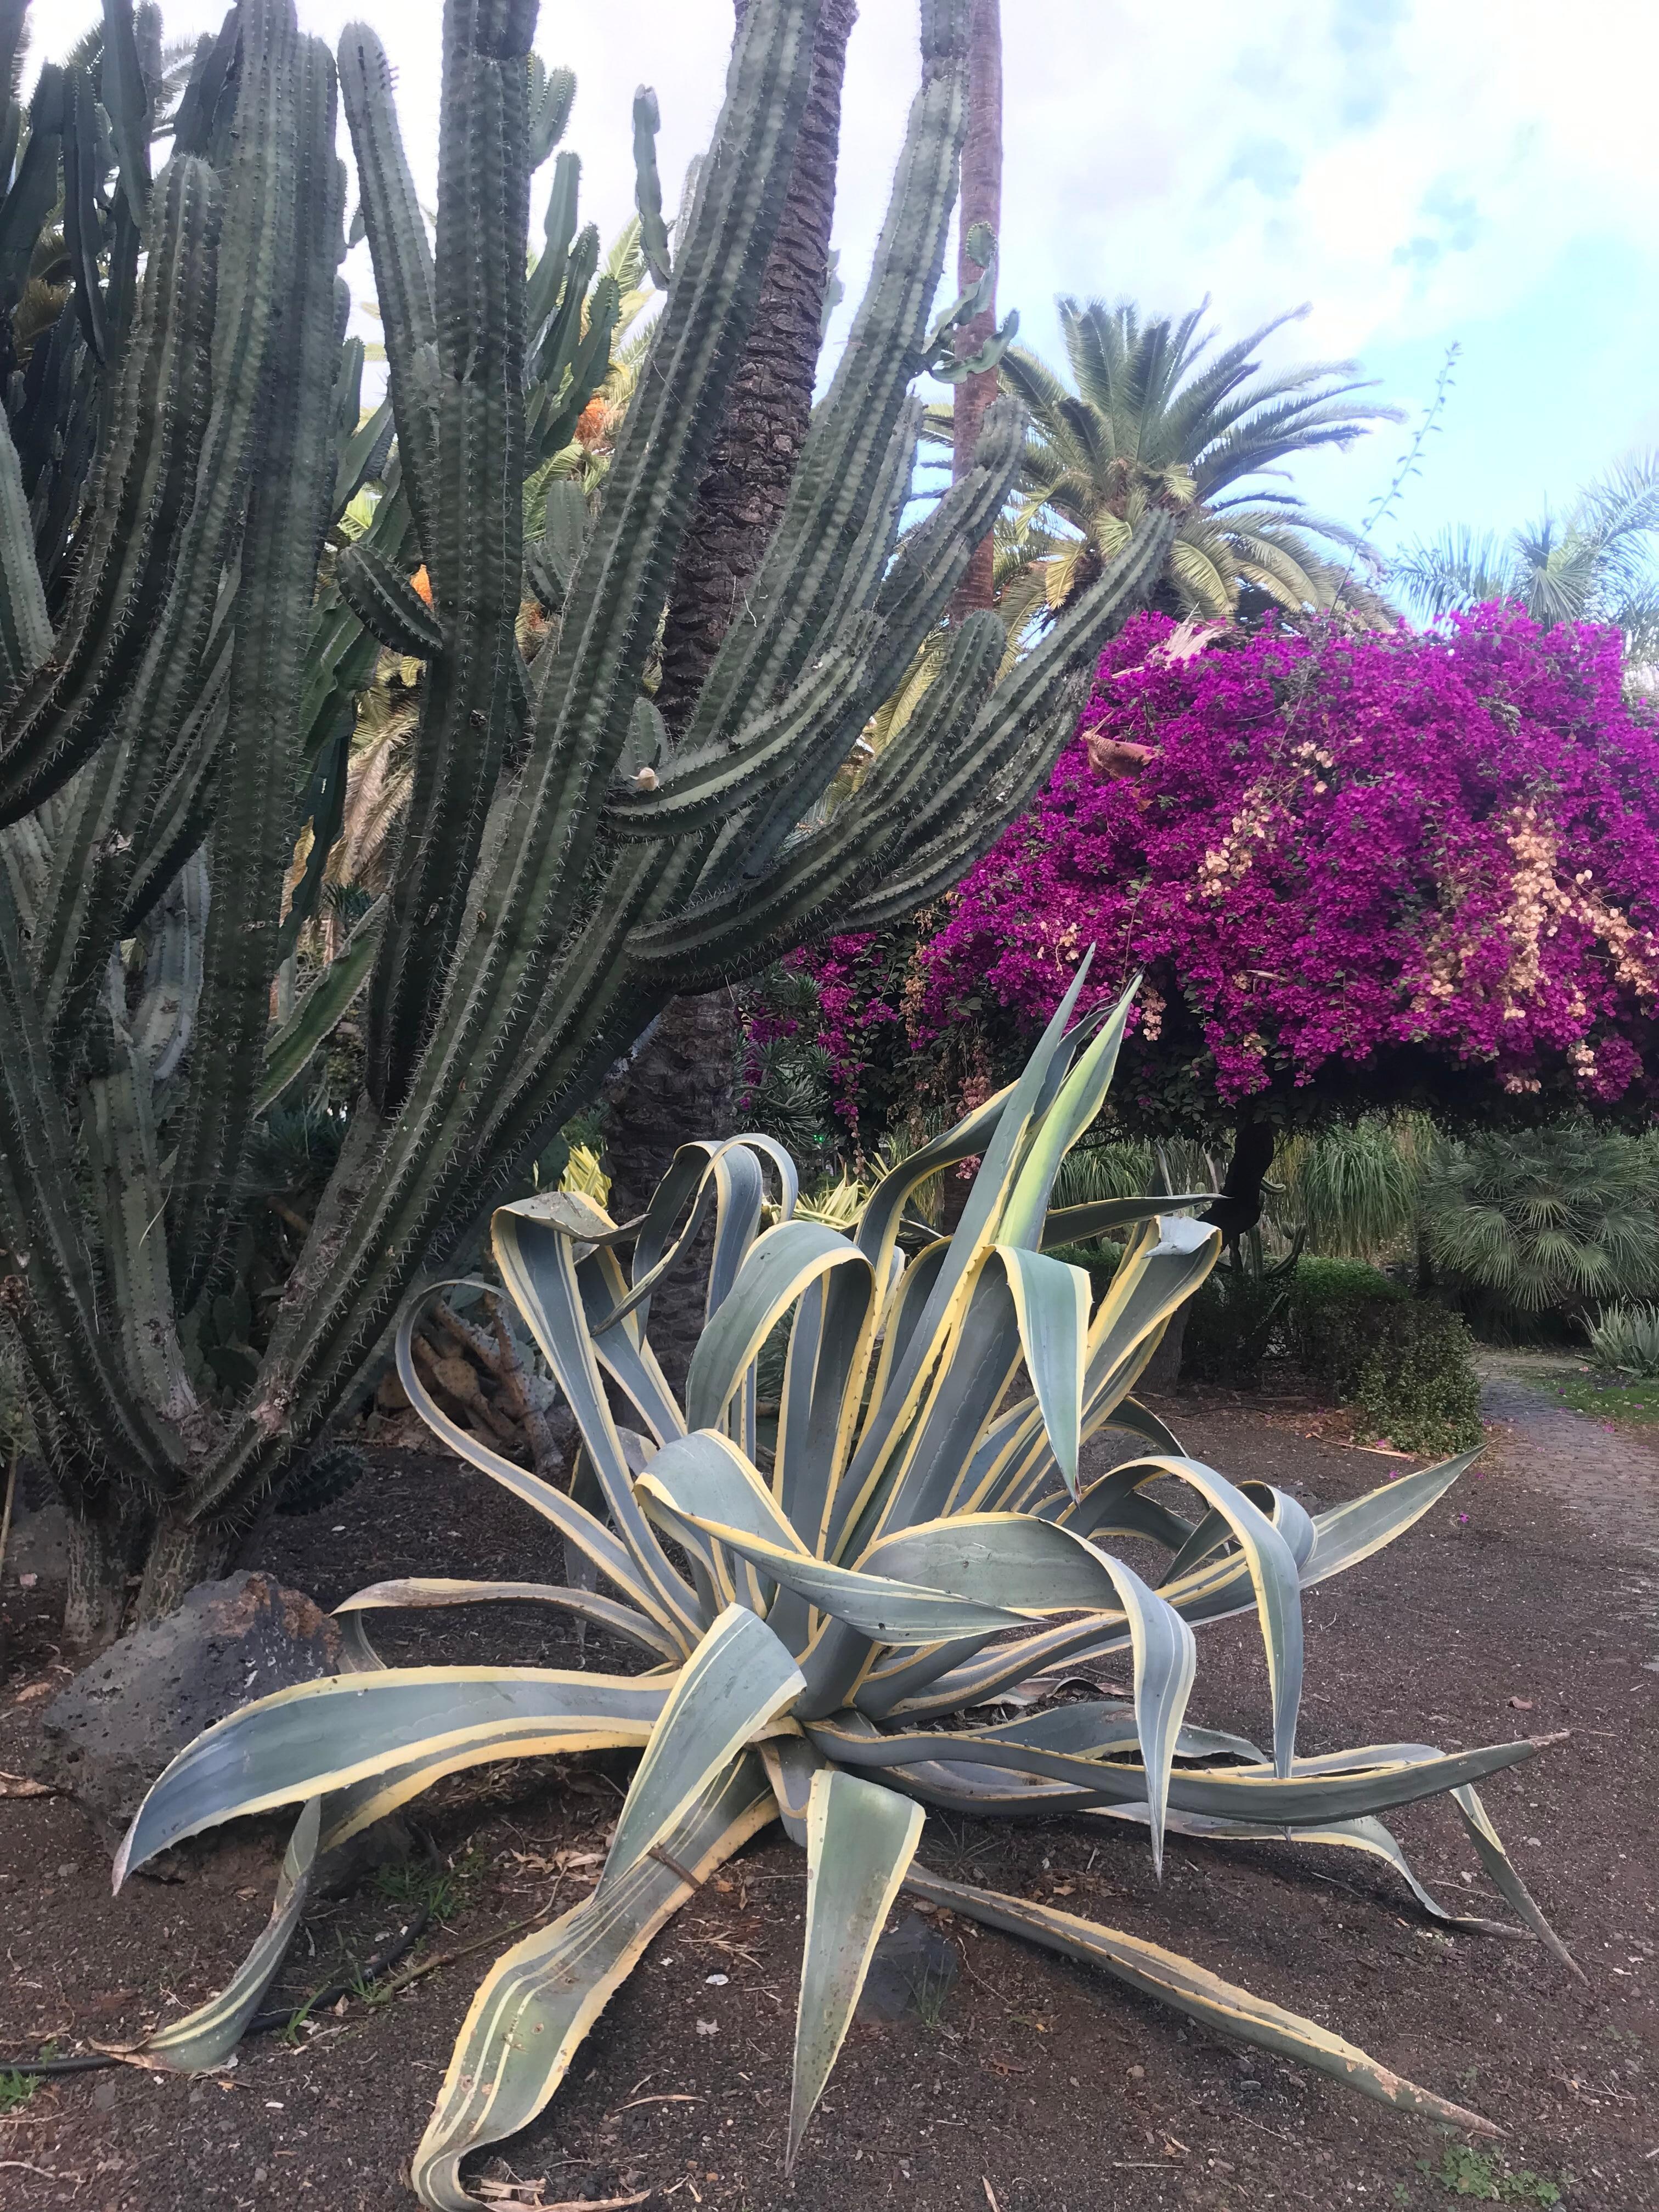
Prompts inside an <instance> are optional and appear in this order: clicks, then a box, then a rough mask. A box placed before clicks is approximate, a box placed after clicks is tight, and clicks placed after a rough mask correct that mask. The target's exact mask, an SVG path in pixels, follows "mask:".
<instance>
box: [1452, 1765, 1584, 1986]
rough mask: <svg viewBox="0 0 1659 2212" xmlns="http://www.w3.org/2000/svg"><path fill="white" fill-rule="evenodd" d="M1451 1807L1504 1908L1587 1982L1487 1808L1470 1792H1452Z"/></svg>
mask: <svg viewBox="0 0 1659 2212" xmlns="http://www.w3.org/2000/svg"><path fill="white" fill-rule="evenodd" d="M1452 1803H1453V1804H1454V1805H1455V1807H1456V1808H1457V1810H1458V1814H1459V1815H1460V1817H1461V1818H1462V1822H1463V1826H1465V1827H1466V1828H1467V1829H1468V1832H1469V1838H1470V1841H1471V1842H1472V1843H1473V1844H1474V1848H1475V1850H1477V1852H1479V1854H1480V1863H1481V1865H1482V1866H1483V1867H1485V1869H1486V1873H1487V1875H1488V1876H1489V1877H1490V1879H1491V1881H1492V1884H1493V1886H1494V1887H1495V1888H1496V1889H1497V1891H1498V1894H1499V1895H1500V1896H1501V1897H1502V1899H1503V1900H1504V1904H1505V1905H1508V1906H1509V1908H1510V1911H1511V1912H1513V1913H1514V1914H1515V1915H1516V1917H1517V1918H1518V1919H1520V1920H1522V1921H1523V1922H1524V1923H1525V1924H1526V1925H1527V1926H1528V1928H1530V1929H1531V1930H1532V1932H1533V1934H1534V1936H1537V1938H1538V1940H1539V1942H1541V1943H1543V1944H1545V1945H1547V1948H1549V1949H1550V1950H1552V1951H1553V1952H1554V1954H1555V1955H1556V1957H1557V1958H1558V1959H1559V1960H1560V1961H1561V1963H1562V1965H1563V1966H1566V1967H1568V1968H1569V1969H1570V1970H1571V1972H1573V1973H1575V1974H1577V1977H1578V1978H1579V1980H1580V1981H1581V1982H1583V1981H1588V1980H1589V1976H1588V1975H1587V1974H1586V1973H1585V1972H1584V1970H1583V1967H1582V1966H1580V1965H1579V1963H1578V1961H1577V1959H1575V1958H1574V1957H1573V1955H1572V1954H1571V1951H1569V1950H1568V1948H1567V1947H1566V1945H1565V1943H1564V1942H1562V1941H1561V1938H1560V1937H1559V1936H1558V1935H1557V1934H1556V1932H1555V1930H1554V1929H1553V1928H1552V1927H1551V1926H1550V1923H1549V1922H1548V1921H1547V1919H1546V1918H1545V1917H1544V1915H1543V1912H1542V1911H1541V1909H1540V1907H1539V1905H1538V1903H1537V1900H1536V1899H1534V1896H1533V1894H1532V1892H1531V1891H1530V1890H1529V1889H1528V1887H1527V1885H1526V1883H1525V1882H1524V1881H1522V1879H1521V1876H1520V1875H1519V1874H1518V1873H1517V1872H1516V1867H1515V1862H1514V1860H1513V1859H1511V1858H1510V1855H1509V1853H1508V1852H1507V1851H1506V1850H1504V1839H1503V1838H1502V1837H1501V1836H1500V1835H1499V1834H1498V1831H1497V1829H1496V1828H1494V1827H1493V1826H1492V1821H1491V1819H1490V1818H1489V1816H1488V1814H1487V1812H1486V1807H1485V1806H1484V1805H1483V1804H1482V1803H1481V1802H1480V1798H1479V1797H1478V1796H1476V1794H1475V1792H1474V1790H1472V1789H1463V1790H1453V1792H1452Z"/></svg>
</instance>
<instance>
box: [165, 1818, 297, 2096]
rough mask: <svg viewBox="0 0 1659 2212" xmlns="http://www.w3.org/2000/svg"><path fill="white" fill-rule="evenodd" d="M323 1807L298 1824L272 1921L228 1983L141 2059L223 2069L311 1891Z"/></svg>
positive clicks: (185, 2068)
mask: <svg viewBox="0 0 1659 2212" xmlns="http://www.w3.org/2000/svg"><path fill="white" fill-rule="evenodd" d="M321 1810H322V1808H321V1807H320V1805H319V1802H318V1801H317V1800H316V1799H315V1798H313V1799H312V1801H311V1802H310V1803H309V1804H308V1805H307V1807H306V1808H305V1810H304V1811H303V1812H302V1813H301V1815H300V1817H299V1819H298V1820H296V1821H295V1824H294V1832H293V1834H292V1835H291V1836H290V1837H289V1839H288V1849H287V1850H286V1851H285V1852H284V1853H283V1866H282V1871H281V1873H280V1874H279V1875H277V1878H276V1901H275V1903H274V1904H273V1905H272V1906H271V1908H270V1919H269V1920H268V1921H267V1922H266V1923H265V1924H264V1927H263V1928H262V1929H260V1931H259V1935H258V1940H257V1941H256V1942H255V1943H254V1945H253V1948H252V1950H251V1951H250V1952H249V1953H248V1954H247V1956H246V1959H244V1960H243V1961H242V1963H241V1965H240V1966H239V1967H238V1968H237V1970H236V1972H235V1973H234V1975H233V1976H232V1977H231V1978H230V1980H229V1981H228V1982H227V1983H226V1984H225V1986H224V1988H223V1989H222V1990H220V1991H219V1993H218V1995H217V1996H211V1997H210V1998H209V1999H208V2001H207V2002H206V2003H205V2004H204V2005H197V2008H196V2009H195V2011H194V2012H188V2013H186V2014H185V2016H184V2018H183V2019H182V2020H175V2021H170V2022H169V2023H168V2024H167V2027H164V2028H161V2029H158V2030H157V2032H156V2033H155V2034H154V2035H152V2036H151V2037H150V2038H149V2040H148V2041H147V2042H146V2043H145V2045H144V2046H143V2057H145V2059H146V2060H147V2061H149V2062H150V2063H153V2064H155V2065H157V2066H165V2067H167V2069H169V2070H170V2071H171V2072H173V2073H175V2074H199V2073H202V2072H203V2071H204V2069H207V2068H208V2067H210V2066H222V2065H223V2063H224V2062H225V2060H226V2059H227V2058H228V2057H229V2056H230V2054H231V2052H232V2051H234V2049H235V2048H236V2046H237V2045H238V2044H239V2043H240V2041H241V2039H242V2033H243V2030H244V2029H245V2028H246V2026H247V2024H248V2022H249V2021H251V2020H252V2017H253V2015H254V2014H255V2013H256V2012H257V2011H258V2008H259V2000H260V1998H261V1997H262V1996H264V1993H265V1991H266V1990H268V1989H269V1988H270V1984H271V1981H272V1979H273V1978H274V1976H275V1975H276V1969H277V1968H278V1967H279V1966H281V1965H282V1963H283V1957H284V1956H285V1954H286V1953H287V1951H288V1947H289V1943H290V1942H292V1941H293V1939H294V1931H295V1929H296V1928H297V1927H298V1926H299V1924H300V1915H301V1913H302V1912H303V1911H305V1905H306V1899H307V1897H308V1896H309V1895H310V1893H311V1877H312V1873H313V1869H314V1868H315V1866H316V1863H317V1836H318V1826H319V1818H320V1815H321Z"/></svg>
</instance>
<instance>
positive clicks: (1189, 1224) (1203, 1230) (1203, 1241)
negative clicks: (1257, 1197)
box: [1089, 1213, 1221, 1389]
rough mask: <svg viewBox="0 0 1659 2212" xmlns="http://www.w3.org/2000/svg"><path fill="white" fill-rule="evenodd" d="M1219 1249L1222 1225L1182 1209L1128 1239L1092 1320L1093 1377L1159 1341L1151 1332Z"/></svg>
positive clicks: (1195, 1285)
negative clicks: (1218, 1226)
mask: <svg viewBox="0 0 1659 2212" xmlns="http://www.w3.org/2000/svg"><path fill="white" fill-rule="evenodd" d="M1220 1250H1221V1231H1219V1230H1218V1229H1212V1228H1211V1227H1209V1226H1208V1225H1206V1223H1204V1222H1201V1221H1190V1220H1188V1218H1187V1217H1186V1215H1184V1214H1179V1213H1160V1214H1159V1215H1158V1217H1157V1218H1156V1219H1155V1220H1154V1221H1152V1222H1150V1223H1149V1224H1148V1225H1146V1228H1144V1229H1142V1230H1140V1231H1139V1232H1138V1233H1137V1234H1136V1235H1135V1236H1134V1237H1132V1238H1131V1239H1130V1241H1129V1243H1128V1244H1127V1247H1126V1248H1125V1250H1124V1254H1123V1257H1122V1259H1121V1260H1120V1261H1119V1262H1118V1264H1117V1267H1116V1269H1115V1273H1113V1276H1112V1279H1111V1281H1110V1282H1109V1284H1108V1285H1107V1286H1106V1290H1105V1292H1104V1295H1103V1297H1102V1298H1101V1301H1100V1304H1099V1305H1098V1306H1097V1308H1096V1310H1095V1316H1094V1320H1093V1321H1092V1322H1091V1324H1090V1328H1089V1367H1090V1374H1091V1380H1095V1379H1096V1378H1103V1377H1104V1376H1106V1375H1107V1374H1108V1373H1109V1372H1110V1371H1111V1370H1113V1369H1115V1368H1117V1367H1119V1366H1121V1365H1123V1364H1125V1363H1127V1361H1128V1360H1129V1359H1130V1358H1131V1357H1132V1355H1133V1353H1135V1352H1137V1351H1139V1349H1140V1348H1141V1347H1142V1346H1145V1345H1146V1344H1147V1342H1148V1340H1149V1339H1152V1340H1153V1341H1154V1342H1155V1339H1154V1338H1153V1332H1154V1331H1158V1332H1159V1333H1161V1332H1162V1330H1163V1329H1164V1327H1165V1326H1166V1324H1167V1323H1168V1322H1169V1319H1170V1316H1171V1315H1172V1314H1173V1313H1174V1312H1175V1311H1176V1309H1177V1307H1179V1306H1182V1305H1183V1304H1185V1303H1186V1301H1187V1300H1188V1298H1189V1297H1192V1295H1193V1293H1194V1291H1196V1290H1197V1289H1198V1287H1199V1285H1200V1283H1202V1282H1203V1280H1204V1279H1205V1277H1206V1275H1208V1274H1209V1273H1210V1271H1211V1269H1212V1267H1214V1266H1215V1263H1216V1259H1217V1256H1218V1254H1219V1253H1220ZM1150 1356H1151V1353H1150V1352H1147V1354H1146V1357H1148V1358H1150ZM1141 1364H1143V1365H1144V1364H1145V1362H1144V1360H1143V1362H1142V1363H1141ZM1137 1371H1138V1370H1137ZM1130 1379H1131V1380H1133V1376H1131V1378H1130ZM1125 1388H1126V1389H1127V1383H1126V1385H1125Z"/></svg>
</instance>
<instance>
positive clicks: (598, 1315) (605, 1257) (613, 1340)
mask: <svg viewBox="0 0 1659 2212" xmlns="http://www.w3.org/2000/svg"><path fill="white" fill-rule="evenodd" d="M576 1283H577V1286H578V1288H579V1289H580V1291H581V1294H582V1306H583V1310H584V1312H585V1313H586V1319H587V1326H588V1332H589V1334H590V1335H591V1336H592V1340H593V1354H594V1357H595V1358H597V1359H598V1361H599V1364H600V1366H601V1367H602V1368H603V1369H604V1370H605V1373H606V1374H607V1375H608V1376H610V1377H611V1381H612V1382H613V1383H616V1384H617V1388H618V1389H620V1390H621V1391H622V1393H623V1396H624V1397H625V1398H626V1399H627V1400H628V1401H629V1403H630V1404H631V1405H632V1406H633V1407H634V1409H635V1412H636V1413H637V1414H638V1415H639V1418H640V1423H641V1427H642V1429H643V1430H644V1431H645V1432H646V1433H647V1435H648V1436H649V1437H651V1438H652V1439H653V1441H654V1442H655V1443H659V1444H665V1443H667V1442H668V1440H669V1438H670V1437H683V1436H684V1434H685V1416H684V1413H681V1411H680V1409H679V1407H678V1405H677V1404H676V1403H675V1400H674V1394H673V1392H672V1391H671V1389H669V1387H668V1378H667V1376H665V1374H664V1373H663V1371H662V1369H661V1368H660V1367H659V1365H658V1364H657V1355H656V1353H655V1352H653V1350H652V1348H651V1345H650V1342H649V1340H648V1339H647V1337H646V1335H645V1333H644V1331H643V1330H642V1329H641V1327H640V1324H639V1316H638V1315H637V1314H636V1313H635V1312H633V1311H631V1310H629V1311H626V1312H623V1313H622V1314H621V1315H620V1316H617V1302H618V1301H619V1300H621V1299H623V1298H625V1296H626V1293H627V1290H628V1279H627V1277H626V1276H625V1275H624V1274H623V1269H622V1262H621V1261H619V1260H618V1259H617V1255H616V1253H615V1252H614V1251H613V1250H611V1249H610V1248H609V1247H608V1246H605V1245H597V1246H595V1247H594V1249H592V1251H590V1252H589V1253H588V1254H587V1255H586V1258H585V1259H581V1260H579V1261H577V1263H576Z"/></svg>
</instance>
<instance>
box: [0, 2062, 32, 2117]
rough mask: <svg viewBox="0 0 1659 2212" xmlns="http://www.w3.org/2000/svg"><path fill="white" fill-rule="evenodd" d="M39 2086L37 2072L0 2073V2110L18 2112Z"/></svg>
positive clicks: (9, 2071)
mask: <svg viewBox="0 0 1659 2212" xmlns="http://www.w3.org/2000/svg"><path fill="white" fill-rule="evenodd" d="M39 2087H40V2075H38V2074H18V2073H15V2072H14V2071H11V2070H10V2069H8V2071H7V2072H5V2073H3V2074H0V2112H21V2110H22V2109H23V2107H24V2106H25V2105H27V2103H28V2101H29V2100H30V2098H31V2097H33V2094H34V2093H35V2091H36V2090H37V2089H38V2088H39Z"/></svg>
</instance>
